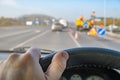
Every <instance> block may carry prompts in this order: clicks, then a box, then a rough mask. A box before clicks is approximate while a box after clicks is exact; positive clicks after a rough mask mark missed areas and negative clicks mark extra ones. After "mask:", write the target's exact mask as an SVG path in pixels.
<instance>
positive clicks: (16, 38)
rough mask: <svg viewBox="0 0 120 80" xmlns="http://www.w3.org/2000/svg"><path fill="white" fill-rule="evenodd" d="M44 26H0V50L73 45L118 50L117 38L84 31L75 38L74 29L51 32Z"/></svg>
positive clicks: (61, 48) (52, 47) (54, 47)
mask: <svg viewBox="0 0 120 80" xmlns="http://www.w3.org/2000/svg"><path fill="white" fill-rule="evenodd" d="M50 28H51V27H50V26H46V27H35V26H29V27H19V26H18V27H1V28H0V50H12V49H14V48H18V47H38V48H42V49H50V50H55V51H59V50H63V49H68V48H75V47H102V48H109V49H114V50H120V42H119V40H113V39H111V38H108V37H107V36H104V37H93V36H88V35H87V33H85V32H80V33H79V34H78V39H77V40H75V38H74V34H75V29H72V28H71V29H66V30H63V31H62V32H52V31H51V29H50Z"/></svg>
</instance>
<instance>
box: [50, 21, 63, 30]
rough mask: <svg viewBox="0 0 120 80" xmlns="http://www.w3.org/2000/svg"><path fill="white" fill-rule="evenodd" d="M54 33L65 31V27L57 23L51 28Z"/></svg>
mask: <svg viewBox="0 0 120 80" xmlns="http://www.w3.org/2000/svg"><path fill="white" fill-rule="evenodd" d="M51 30H52V31H62V30H63V25H62V24H60V23H59V22H55V23H53V24H52V26H51Z"/></svg>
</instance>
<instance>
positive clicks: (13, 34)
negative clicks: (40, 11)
mask: <svg viewBox="0 0 120 80" xmlns="http://www.w3.org/2000/svg"><path fill="white" fill-rule="evenodd" d="M30 31H31V30H27V31H21V32H17V33H12V34H7V35H3V36H0V38H5V37H9V36H15V35H18V34H22V33H27V32H30Z"/></svg>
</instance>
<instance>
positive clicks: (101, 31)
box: [97, 28, 106, 36]
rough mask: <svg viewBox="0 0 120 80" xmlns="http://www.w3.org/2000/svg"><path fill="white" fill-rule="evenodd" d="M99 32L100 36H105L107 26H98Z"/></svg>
mask: <svg viewBox="0 0 120 80" xmlns="http://www.w3.org/2000/svg"><path fill="white" fill-rule="evenodd" d="M97 33H98V35H100V36H104V35H105V34H106V30H105V28H98V29H97Z"/></svg>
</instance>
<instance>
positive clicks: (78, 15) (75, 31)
mask: <svg viewBox="0 0 120 80" xmlns="http://www.w3.org/2000/svg"><path fill="white" fill-rule="evenodd" d="M19 47H38V48H42V49H49V50H55V51H58V50H63V49H68V48H74V47H102V48H109V49H114V50H120V0H0V50H13V49H15V48H19Z"/></svg>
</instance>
